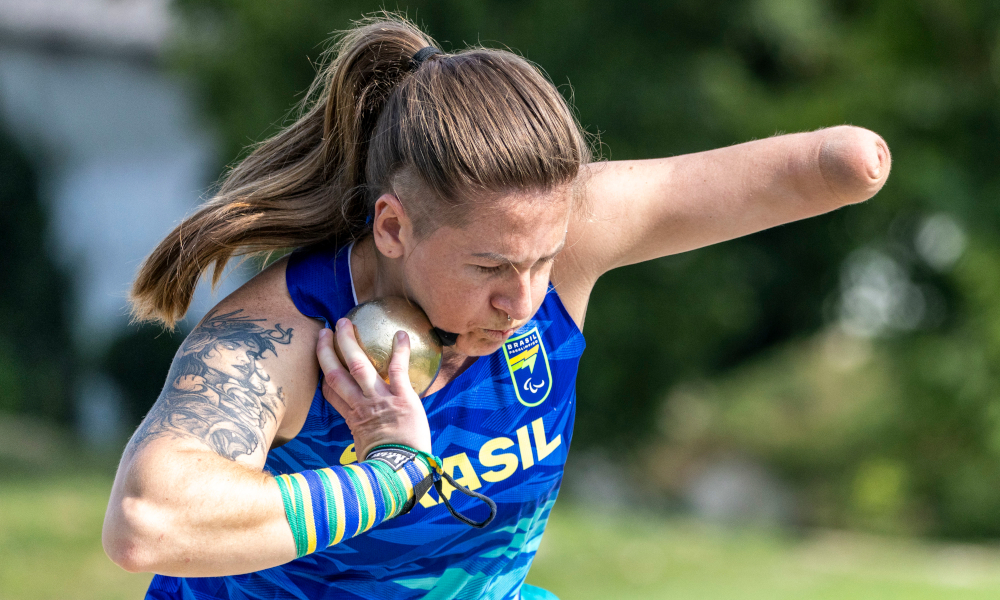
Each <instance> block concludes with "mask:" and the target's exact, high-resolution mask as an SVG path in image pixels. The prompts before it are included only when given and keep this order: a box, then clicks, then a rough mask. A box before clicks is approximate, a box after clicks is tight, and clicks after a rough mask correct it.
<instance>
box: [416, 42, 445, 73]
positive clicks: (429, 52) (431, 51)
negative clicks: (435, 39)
mask: <svg viewBox="0 0 1000 600" xmlns="http://www.w3.org/2000/svg"><path fill="white" fill-rule="evenodd" d="M435 54H442V52H441V51H440V50H438V49H437V48H435V47H434V46H427V47H425V48H421V49H420V50H417V52H416V54H414V55H413V56H412V57H411V58H410V70H411V71H416V70H417V69H419V68H420V65H422V64H424V61H425V60H427V59H428V58H430V57H431V56H434V55H435Z"/></svg>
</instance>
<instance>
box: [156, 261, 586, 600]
mask: <svg viewBox="0 0 1000 600" xmlns="http://www.w3.org/2000/svg"><path fill="white" fill-rule="evenodd" d="M350 248H351V247H350V246H345V247H343V248H341V249H339V250H337V249H335V248H318V249H309V250H299V251H296V252H295V253H294V254H293V255H292V258H291V259H290V261H289V263H288V269H287V277H286V280H287V284H288V289H289V292H290V293H291V295H292V299H293V301H294V302H295V305H296V306H297V307H298V309H299V310H300V311H301V312H302V313H303V314H305V315H307V316H311V317H317V318H320V319H323V320H325V321H326V322H328V323H332V322H334V321H336V320H337V319H338V318H340V317H342V316H344V315H345V314H346V313H347V311H348V310H350V309H351V308H352V307H353V306H354V305H355V304H356V300H355V296H354V292H353V286H352V283H351V275H350V262H349V257H350ZM583 349H584V340H583V334H582V333H580V331H579V329H578V328H577V327H576V324H575V323H574V322H573V320H572V319H571V318H570V316H569V314H568V313H567V312H566V310H565V308H564V307H563V305H562V303H561V302H560V300H559V297H558V295H557V294H556V292H555V290H554V289H553V288H552V287H551V286H550V287H549V289H548V292H547V294H546V297H545V300H544V301H543V303H542V305H541V307H540V308H539V310H538V312H537V313H536V314H535V315H534V317H533V318H532V319H531V320H530V321H528V322H527V323H526V324H525V325H524V326H523V327H522V328H520V329H519V330H518V331H516V332H515V333H514V335H512V336H511V337H510V338H509V339H508V340H507V341H506V342H505V343H504V344H503V346H502V347H501V348H500V349H499V350H497V351H496V352H494V353H493V354H491V355H489V356H482V357H480V358H479V359H477V360H476V362H474V363H473V364H472V365H471V366H470V367H469V368H468V369H466V370H465V371H464V372H462V373H461V374H460V375H459V376H458V377H456V378H455V379H454V380H452V381H451V382H449V383H448V385H446V386H445V387H444V388H443V389H441V390H439V391H438V392H435V393H434V394H431V395H429V396H427V397H425V398H424V399H423V402H424V407H425V408H426V409H427V417H428V420H429V421H430V427H431V438H432V441H433V448H434V454H436V455H437V456H440V457H441V458H442V459H443V460H444V467H445V469H446V470H447V471H448V472H450V473H451V474H452V476H453V477H454V478H455V479H456V480H457V482H458V483H461V484H463V485H465V486H467V487H469V488H471V489H474V490H476V491H478V492H480V493H483V494H486V495H487V496H489V497H490V498H492V499H493V501H494V502H496V504H497V516H496V519H494V520H493V522H492V523H490V525H489V526H487V527H486V528H485V529H473V528H471V527H469V526H467V525H465V524H463V523H461V522H459V521H457V520H456V519H455V518H454V517H452V516H451V515H450V514H449V513H448V511H447V509H446V508H445V506H444V504H443V503H442V502H440V499H439V498H438V496H437V492H436V491H435V490H433V489H432V490H431V491H430V492H429V493H428V494H427V495H426V496H425V497H424V499H423V501H422V502H420V503H419V504H418V505H417V506H416V507H414V509H413V510H412V511H410V512H409V513H408V514H406V515H402V516H399V517H396V518H394V519H391V520H389V521H386V522H384V523H382V524H380V525H378V526H377V527H375V528H373V529H372V530H371V531H368V532H367V533H365V534H363V535H360V536H358V537H356V538H352V539H350V540H347V541H345V542H342V543H340V544H337V545H334V546H330V547H329V548H327V549H326V550H323V551H321V552H317V553H315V554H310V555H307V556H304V557H302V558H299V559H297V560H294V561H292V562H290V563H287V564H285V565H282V566H280V567H275V568H272V569H267V570H264V571H258V572H255V573H249V574H246V575H237V576H231V577H208V578H174V577H163V576H156V577H155V578H154V579H153V583H152V585H151V586H150V589H149V593H148V595H147V598H153V599H161V598H162V599H166V598H185V599H198V600H201V599H207V598H232V599H239V600H258V599H259V600H263V599H276V598H298V599H302V600H306V599H309V600H319V599H324V598H330V599H333V598H337V599H346V598H349V599H359V600H370V599H373V598H385V599H389V598H392V599H408V598H465V599H473V598H489V599H516V598H518V597H519V593H520V590H521V587H522V584H523V582H524V578H525V576H526V575H527V573H528V568H529V567H530V566H531V561H532V559H533V558H534V556H535V551H536V550H537V549H538V544H539V542H540V541H541V537H542V532H543V531H544V529H545V523H546V520H547V519H548V516H549V511H550V510H551V509H552V505H553V503H554V502H555V499H556V494H557V493H558V491H559V484H560V481H561V479H562V472H563V465H564V464H565V462H566V453H567V451H568V450H569V444H570V438H571V436H572V432H573V417H574V414H575V410H576V390H575V383H576V373H577V365H578V362H579V359H580V355H581V354H582V353H583ZM352 442H353V440H352V437H351V432H350V430H349V429H348V428H347V425H346V424H345V423H344V420H343V418H341V416H340V415H339V414H338V413H337V412H336V411H335V410H334V409H333V407H332V406H330V404H329V403H328V402H327V401H326V400H325V399H324V398H323V395H322V392H321V391H320V389H319V386H317V390H316V393H315V396H314V398H313V401H312V406H311V408H310V410H309V416H308V417H307V419H306V422H305V425H304V427H303V428H302V431H301V433H299V435H298V436H297V437H296V438H295V439H294V440H292V441H290V442H288V443H287V444H285V445H284V446H282V447H280V448H276V449H274V450H272V451H271V452H270V453H269V454H268V457H267V463H266V464H267V467H266V468H267V469H269V470H270V471H271V472H272V473H275V474H286V473H296V472H300V471H304V470H307V469H319V468H322V467H325V466H329V465H339V464H349V463H351V462H353V461H355V460H356V457H355V455H354V447H353V443H352ZM444 490H445V493H447V494H449V495H450V500H451V501H452V503H453V504H454V505H455V508H457V509H458V510H459V511H460V512H462V513H465V514H467V515H468V516H469V517H471V518H473V519H475V520H482V519H483V518H485V517H486V515H487V510H488V509H487V508H486V507H485V506H483V504H482V503H481V502H479V501H477V500H474V499H472V498H469V497H467V496H465V495H463V494H461V493H454V494H452V493H451V492H452V491H453V490H452V489H451V488H450V486H448V485H445V487H444ZM525 588H526V589H525V597H528V596H529V595H532V596H533V597H541V596H537V595H534V594H538V593H541V594H545V592H543V591H541V590H537V589H536V590H534V591H533V592H531V594H529V593H528V590H527V588H528V586H525ZM548 597H551V596H548Z"/></svg>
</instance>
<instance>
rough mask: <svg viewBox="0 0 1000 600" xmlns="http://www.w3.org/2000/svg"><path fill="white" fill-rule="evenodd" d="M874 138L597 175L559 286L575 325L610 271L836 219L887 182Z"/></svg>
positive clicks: (827, 136) (604, 167)
mask: <svg viewBox="0 0 1000 600" xmlns="http://www.w3.org/2000/svg"><path fill="white" fill-rule="evenodd" d="M890 162H891V161H890V155H889V148H888V146H887V145H886V143H885V141H883V140H882V138H881V137H879V136H878V135H877V134H875V133H873V132H871V131H868V130H867V129H862V128H859V127H850V126H839V127H831V128H829V129H821V130H818V131H813V132H809V133H796V134H790V135H781V136H775V137H772V138H768V139H763V140H757V141H753V142H747V143H745V144H739V145H736V146H730V147H728V148H720V149H717V150H710V151H707V152H699V153H696V154H687V155H683V156H676V157H671V158H660V159H651V160H636V161H618V162H610V163H597V164H594V165H590V166H589V167H588V168H587V170H586V171H585V172H584V173H583V174H582V177H581V183H582V184H583V186H582V189H583V193H584V203H583V205H584V206H583V209H582V210H579V211H576V212H575V213H574V217H573V219H572V220H571V223H570V228H569V232H568V235H567V242H566V250H564V251H563V253H562V254H561V255H560V256H559V258H558V259H557V262H556V265H555V267H554V268H553V282H555V283H556V285H557V286H559V288H560V295H561V296H562V297H563V299H564V302H566V303H567V308H569V309H570V312H571V314H573V316H574V318H576V319H577V320H578V322H580V323H582V318H583V313H584V312H585V310H586V300H587V298H588V297H589V294H590V290H591V288H592V287H593V284H594V282H595V281H596V280H597V278H598V277H600V276H601V275H602V274H604V273H606V272H607V271H609V270H611V269H614V268H617V267H620V266H624V265H629V264H634V263H638V262H642V261H646V260H651V259H654V258H659V257H661V256H667V255H670V254H677V253H680V252H686V251H688V250H693V249H695V248H701V247H703V246H708V245H711V244H715V243H718V242H722V241H725V240H730V239H733V238H737V237H740V236H743V235H747V234H750V233H754V232H757V231H761V230H764V229H767V228H769V227H774V226H776V225H781V224H783V223H789V222H791V221H797V220H799V219H804V218H807V217H812V216H815V215H819V214H822V213H825V212H829V211H831V210H834V209H836V208H839V207H841V206H844V205H847V204H851V203H856V202H861V201H863V200H867V199H868V198H870V197H872V196H873V195H875V193H876V192H877V191H878V190H879V189H881V187H882V185H883V184H884V183H885V181H886V178H887V177H888V176H889V168H890Z"/></svg>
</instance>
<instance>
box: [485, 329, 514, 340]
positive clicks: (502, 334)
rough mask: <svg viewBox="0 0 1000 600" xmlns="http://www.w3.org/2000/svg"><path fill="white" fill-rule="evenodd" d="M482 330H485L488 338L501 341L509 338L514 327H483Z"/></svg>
mask: <svg viewBox="0 0 1000 600" xmlns="http://www.w3.org/2000/svg"><path fill="white" fill-rule="evenodd" d="M483 331H484V332H486V335H487V336H488V337H489V338H491V339H494V340H500V341H503V340H505V339H507V338H509V337H510V336H511V334H513V333H514V331H515V330H514V329H483Z"/></svg>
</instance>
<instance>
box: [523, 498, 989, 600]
mask: <svg viewBox="0 0 1000 600" xmlns="http://www.w3.org/2000/svg"><path fill="white" fill-rule="evenodd" d="M997 565H1000V549H997V548H989V547H984V546H974V545H959V544H935V543H929V542H921V541H918V540H912V539H905V538H902V539H900V538H885V537H877V536H868V535H863V534H857V533H845V532H813V533H810V534H808V535H804V536H801V537H797V538H793V537H791V536H785V535H781V534H779V533H776V532H771V531H759V530H758V531H755V530H743V531H733V530H728V529H719V528H713V527H710V526H707V525H704V524H700V523H697V522H693V521H685V520H678V519H663V518H657V517H655V516H651V517H647V518H643V517H642V516H640V515H636V514H630V515H620V516H608V515H607V514H602V513H601V511H599V510H593V511H585V510H583V509H581V508H579V507H577V508H572V507H570V506H560V507H559V508H557V509H556V510H555V511H554V513H553V516H552V519H551V521H550V523H549V526H548V528H547V530H546V533H545V538H544V539H543V541H542V544H541V547H540V549H539V553H538V556H537V557H536V559H535V564H534V565H533V567H532V569H531V573H530V574H529V576H528V583H532V584H534V585H537V586H540V587H544V588H546V589H548V590H550V591H552V592H553V593H555V594H557V595H559V596H560V597H561V598H562V599H563V600H586V599H589V598H594V599H598V598H599V599H602V600H606V599H610V598H614V599H615V600H627V599H639V598H642V599H655V598H664V599H668V598H669V599H670V600H684V599H691V600H715V599H719V600H722V599H726V600H736V599H743V600H756V599H761V600H764V599H766V600H782V599H785V598H788V599H792V598H794V599H797V600H798V599H803V598H808V599H816V600H833V599H851V600H864V599H868V598H871V599H873V600H875V599H878V600H895V599H897V598H898V599H899V600H904V599H905V600H923V599H928V600H930V599H934V600H942V599H955V600H966V599H969V600H971V599H973V598H976V599H978V598H983V599H985V598H991V599H993V598H997V597H998V595H1000V569H997Z"/></svg>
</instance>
